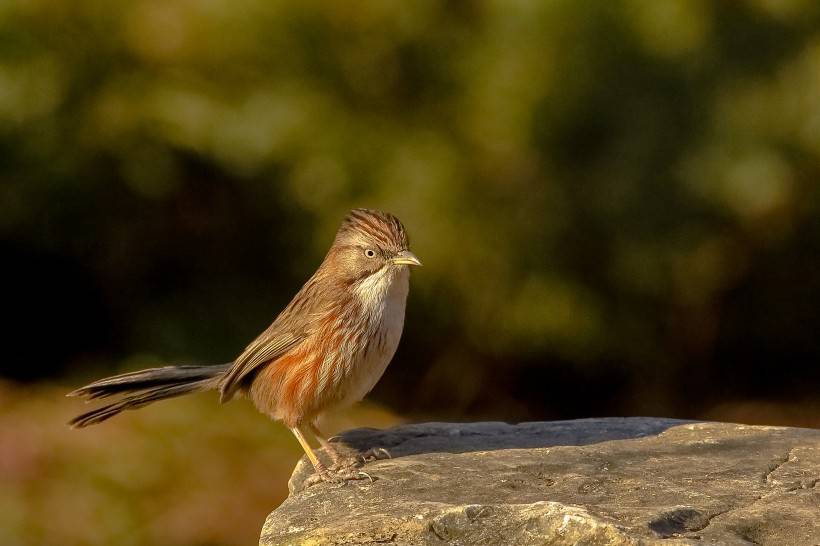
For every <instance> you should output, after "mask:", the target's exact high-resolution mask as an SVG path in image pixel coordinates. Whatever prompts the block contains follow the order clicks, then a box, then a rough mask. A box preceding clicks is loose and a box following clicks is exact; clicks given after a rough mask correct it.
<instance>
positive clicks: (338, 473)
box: [305, 465, 373, 487]
mask: <svg viewBox="0 0 820 546" xmlns="http://www.w3.org/2000/svg"><path fill="white" fill-rule="evenodd" d="M334 466H335V465H334ZM353 480H370V483H373V477H372V476H371V475H370V474H368V473H367V472H361V471H360V470H358V469H357V468H351V467H343V468H330V469H322V470H321V471H319V472H316V473H314V474H313V475H311V476H310V477H309V478H308V479H306V480H305V487H310V486H311V485H316V484H317V483H332V484H336V485H337V486H339V487H341V486H343V485H345V484H346V483H347V482H349V481H353Z"/></svg>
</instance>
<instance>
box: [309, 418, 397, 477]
mask: <svg viewBox="0 0 820 546" xmlns="http://www.w3.org/2000/svg"><path fill="white" fill-rule="evenodd" d="M310 430H311V432H313V435H314V436H316V439H317V440H319V443H320V444H322V447H323V448H324V450H325V451H326V452H327V454H328V455H330V458H331V459H332V460H333V466H332V467H331V469H333V470H336V469H341V468H348V469H352V468H358V467H360V466H363V465H364V464H365V463H369V462H371V461H377V460H379V459H390V458H392V457H391V456H390V453H389V452H388V451H387V450H386V449H384V448H382V447H374V448H371V449H368V450H367V451H365V452H363V453H359V454H357V455H354V456H353V457H343V456H342V455H341V454H340V453H339V452H338V451H337V450H336V448H335V447H333V444H331V443H330V442H329V441H328V440H326V439H325V438H324V435H323V434H322V432H321V431H320V430H319V427H317V426H316V425H315V424H314V423H311V424H310Z"/></svg>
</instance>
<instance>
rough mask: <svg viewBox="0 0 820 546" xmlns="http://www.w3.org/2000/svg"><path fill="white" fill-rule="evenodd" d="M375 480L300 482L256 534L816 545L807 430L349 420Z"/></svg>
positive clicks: (326, 538)
mask: <svg viewBox="0 0 820 546" xmlns="http://www.w3.org/2000/svg"><path fill="white" fill-rule="evenodd" d="M337 441H338V442H339V444H340V446H346V447H344V449H351V450H366V449H369V448H372V447H383V448H386V449H387V450H388V451H390V453H391V454H392V456H393V458H392V459H386V460H379V461H374V462H372V463H369V464H367V466H366V467H365V468H364V470H365V471H366V472H367V473H369V474H371V475H372V476H373V478H374V481H373V482H372V483H370V482H369V481H367V480H363V481H358V482H351V483H348V484H346V485H344V486H338V485H334V484H319V485H315V486H312V487H309V488H304V480H305V478H306V477H307V476H309V475H310V473H311V471H312V469H311V468H310V464H309V463H308V462H307V461H306V460H305V459H303V460H302V461H300V463H299V464H298V465H297V467H296V470H295V471H294V473H293V476H292V478H291V481H290V487H291V495H290V497H289V498H288V499H287V500H286V501H285V502H284V503H283V504H282V505H281V506H280V507H279V508H277V509H276V510H275V511H274V512H273V513H272V514H270V516H268V519H267V521H266V522H265V526H264V528H263V530H262V538H261V544H262V545H264V546H273V545H280V544H315V545H319V544H322V545H325V544H394V545H404V544H407V545H410V544H413V545H415V544H418V545H444V544H449V545H454V546H456V545H472V544H486V545H495V544H516V545H518V544H520V545H534V544H539V545H543V544H555V545H564V544H566V545H569V544H580V545H598V544H601V545H604V544H606V545H620V544H628V545H642V546H649V545H661V544H662V545H665V546H674V545H684V544H687V545H688V544H692V545H694V544H698V545H708V544H726V545H749V544H765V545H768V544H771V545H807V546H816V545H820V485H818V483H820V431H818V430H810V429H797V428H784V427H760V426H747V425H737V424H727V423H701V422H686V421H676V420H671V419H653V418H610V419H581V420H576V421H559V422H544V423H521V424H518V425H510V424H505V423H472V424H456V423H425V424H418V425H406V426H401V427H396V428H392V429H388V430H372V429H357V430H351V431H349V432H346V433H344V434H342V435H341V437H340V438H339V439H338V440H337Z"/></svg>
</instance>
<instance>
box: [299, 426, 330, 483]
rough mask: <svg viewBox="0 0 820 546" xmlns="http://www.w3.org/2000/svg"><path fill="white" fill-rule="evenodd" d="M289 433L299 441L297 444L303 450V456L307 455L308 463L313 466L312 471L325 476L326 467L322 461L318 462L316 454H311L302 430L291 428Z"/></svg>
mask: <svg viewBox="0 0 820 546" xmlns="http://www.w3.org/2000/svg"><path fill="white" fill-rule="evenodd" d="M290 431H291V432H292V433H293V435H294V436H296V439H297V440H299V444H301V446H302V449H303V450H305V455H307V456H308V459H310V462H311V463H312V464H313V468H314V470H316V473H317V474H327V467H326V466H325V465H324V464H323V463H322V461H320V460H319V457H317V456H316V453H314V452H313V448H312V447H310V444H309V443H308V441H307V438H305V435H304V433H303V432H302V429H300V428H299V427H293V428H292V429H290Z"/></svg>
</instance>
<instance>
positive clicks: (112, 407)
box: [66, 364, 231, 428]
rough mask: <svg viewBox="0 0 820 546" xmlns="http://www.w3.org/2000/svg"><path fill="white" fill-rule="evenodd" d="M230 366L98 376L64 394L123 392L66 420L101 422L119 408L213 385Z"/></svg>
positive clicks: (86, 395) (90, 396) (80, 424)
mask: <svg viewBox="0 0 820 546" xmlns="http://www.w3.org/2000/svg"><path fill="white" fill-rule="evenodd" d="M230 367H231V365H230V364H222V365H219V366H167V367H164V368H151V369H149V370H140V371H138V372H130V373H124V374H120V375H115V376H112V377H106V378H105V379H100V380H98V381H95V382H93V383H91V384H89V385H86V386H85V387H81V388H79V389H77V390H75V391H72V392H70V393H68V394H67V395H66V396H82V397H84V398H86V399H87V400H96V399H98V398H108V397H109V396H114V395H118V394H122V395H125V396H123V397H122V398H120V399H119V400H117V401H116V402H112V403H110V404H107V405H105V406H102V407H100V408H97V409H95V410H92V411H89V412H87V413H83V414H82V415H78V416H77V417H75V418H74V419H72V420H71V421H69V422H68V424H69V425H71V427H72V428H83V427H87V426H88V425H95V424H97V423H102V422H103V421H105V420H106V419H110V418H111V417H114V416H115V415H117V414H118V413H120V412H121V411H125V410H128V409H139V408H141V407H144V406H147V405H148V404H151V403H153V402H156V401H158V400H165V399H166V398H174V397H176V396H182V395H184V394H190V393H194V392H199V391H207V390H211V389H216V388H217V384H218V383H219V380H220V379H221V378H222V376H223V375H224V374H225V372H227V371H228V369H229V368H230Z"/></svg>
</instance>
